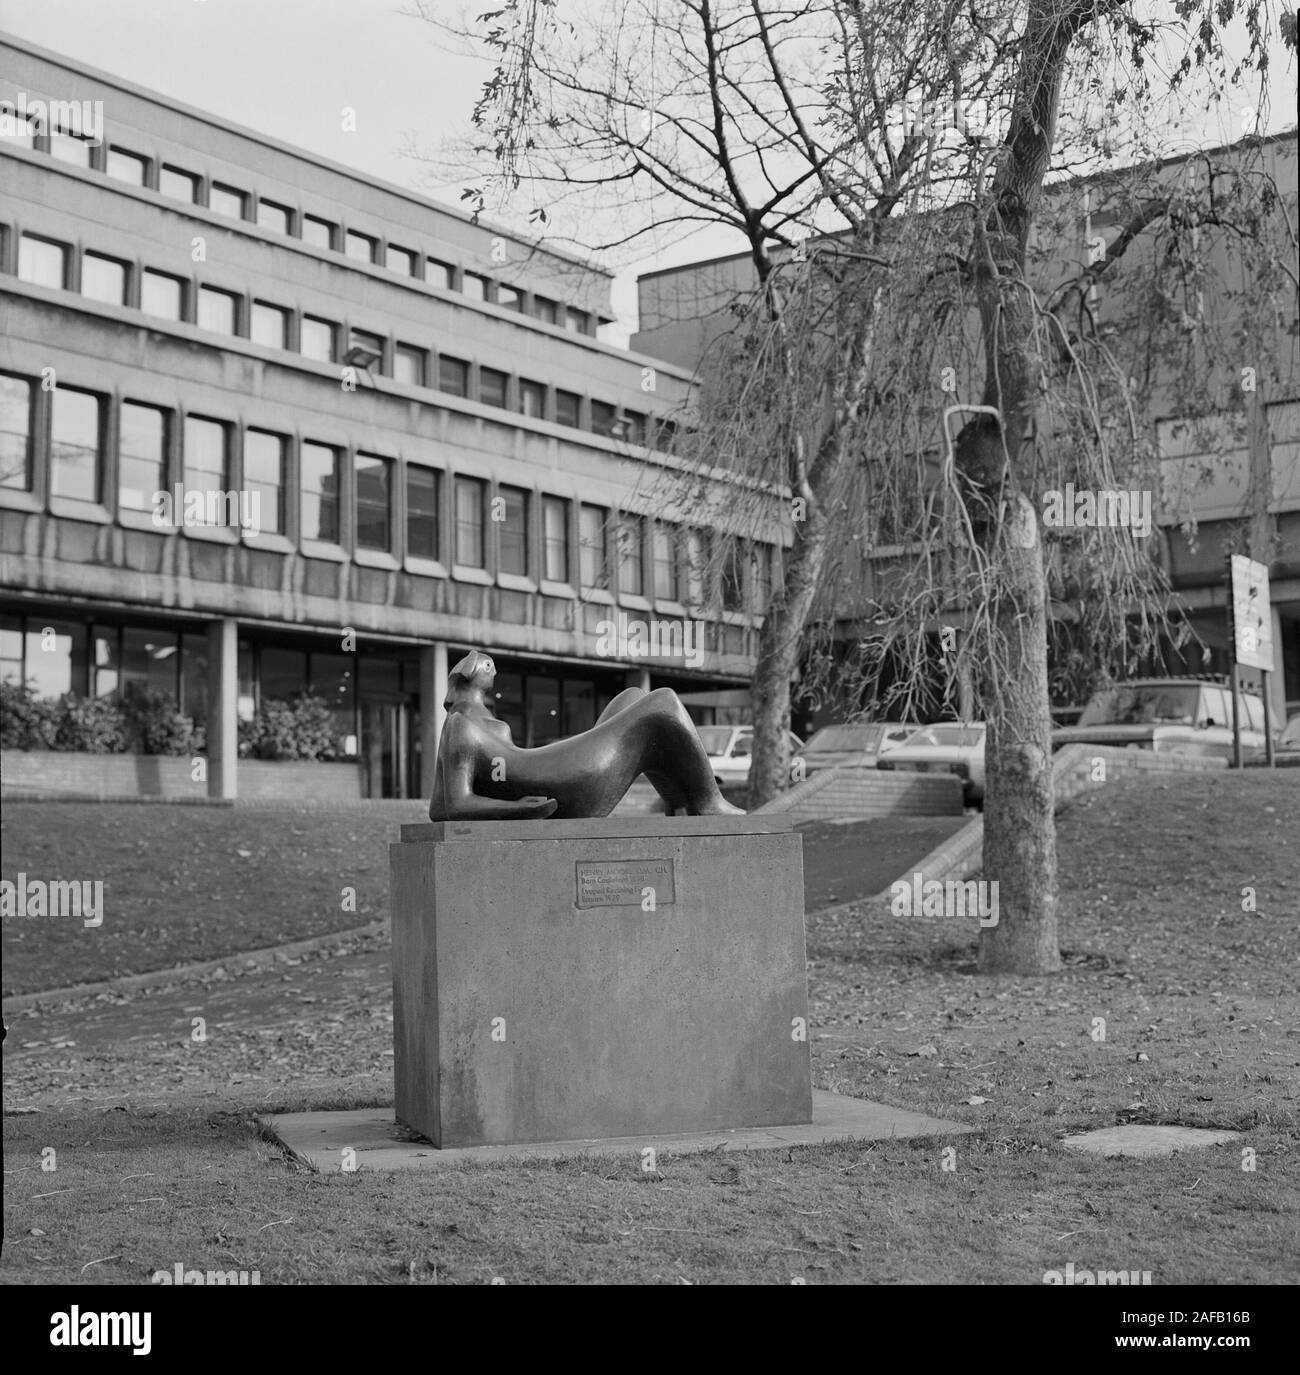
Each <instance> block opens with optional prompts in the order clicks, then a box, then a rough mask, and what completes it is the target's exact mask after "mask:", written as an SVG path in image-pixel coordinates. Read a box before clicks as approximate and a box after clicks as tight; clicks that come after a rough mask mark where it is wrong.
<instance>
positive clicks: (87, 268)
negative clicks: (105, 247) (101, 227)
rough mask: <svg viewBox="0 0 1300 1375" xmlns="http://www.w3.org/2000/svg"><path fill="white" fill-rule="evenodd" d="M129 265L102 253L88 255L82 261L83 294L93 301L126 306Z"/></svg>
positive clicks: (83, 256)
mask: <svg viewBox="0 0 1300 1375" xmlns="http://www.w3.org/2000/svg"><path fill="white" fill-rule="evenodd" d="M126 272H127V265H126V264H125V263H123V262H119V261H118V260H117V259H116V258H106V257H104V256H103V255H102V254H100V253H86V254H83V255H82V259H81V294H82V295H83V296H86V297H88V298H89V299H90V300H92V301H107V302H109V304H110V305H115V306H124V305H125V304H126Z"/></svg>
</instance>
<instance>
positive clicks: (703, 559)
mask: <svg viewBox="0 0 1300 1375" xmlns="http://www.w3.org/2000/svg"><path fill="white" fill-rule="evenodd" d="M686 559H687V567H688V568H689V570H690V573H689V577H690V589H691V591H690V597H689V599H688V600H689V602H690V605H691V606H693V607H694V608H695V609H696V610H700V609H701V608H703V607H704V606H706V605H707V604H708V600H709V597H708V590H709V589H708V582H709V579H708V572H709V532H708V531H707V530H690V531H688V532H687V535H686Z"/></svg>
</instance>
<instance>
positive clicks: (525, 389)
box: [519, 377, 546, 420]
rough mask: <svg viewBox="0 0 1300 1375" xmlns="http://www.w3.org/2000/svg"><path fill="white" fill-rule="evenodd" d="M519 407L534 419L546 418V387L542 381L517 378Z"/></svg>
mask: <svg viewBox="0 0 1300 1375" xmlns="http://www.w3.org/2000/svg"><path fill="white" fill-rule="evenodd" d="M519 409H520V410H521V411H522V412H523V413H524V415H530V416H532V418H533V419H534V420H544V419H545V418H546V388H545V387H544V386H543V385H542V383H540V382H528V381H525V380H524V378H522V377H521V378H520V379H519Z"/></svg>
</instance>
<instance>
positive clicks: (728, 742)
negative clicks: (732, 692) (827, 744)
mask: <svg viewBox="0 0 1300 1375" xmlns="http://www.w3.org/2000/svg"><path fill="white" fill-rule="evenodd" d="M695 730H696V733H697V734H698V735H699V737H700V740H701V741H702V742H703V744H704V752H705V754H707V755H708V756H709V763H710V764H712V765H713V777H714V779H715V780H716V781H717V784H718V787H720V788H735V787H739V786H741V785H742V784H745V783H748V782H749V764H750V759H751V757H752V756H753V753H754V727H753V726H696V727H695ZM801 749H803V741H802V740H800V739H799V737H798V736H797V735H795V733H794V732H793V731H791V732H790V757H791V758H792V759H793V758H794V756H795V755H797V754H798V753H799V751H800V750H801Z"/></svg>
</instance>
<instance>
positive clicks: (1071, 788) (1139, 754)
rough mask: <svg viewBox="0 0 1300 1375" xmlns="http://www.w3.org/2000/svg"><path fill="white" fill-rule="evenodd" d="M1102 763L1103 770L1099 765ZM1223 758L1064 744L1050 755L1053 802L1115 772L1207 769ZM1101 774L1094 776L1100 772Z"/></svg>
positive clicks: (1218, 764) (1062, 800) (1225, 764)
mask: <svg viewBox="0 0 1300 1375" xmlns="http://www.w3.org/2000/svg"><path fill="white" fill-rule="evenodd" d="M1099 764H1100V766H1104V770H1103V768H1102V767H1100V766H1099ZM1227 767H1228V761H1227V760H1226V759H1199V758H1197V757H1196V756H1194V755H1187V754H1156V753H1155V751H1154V750H1130V749H1124V748H1123V747H1122V746H1118V745H1085V744H1074V745H1066V747H1065V748H1064V749H1063V750H1059V751H1058V752H1057V753H1056V754H1055V755H1054V756H1053V757H1052V772H1053V780H1054V784H1055V789H1056V805H1057V806H1058V807H1059V806H1061V804H1062V803H1065V802H1069V801H1070V800H1071V799H1072V798H1075V797H1078V796H1079V794H1080V793H1085V792H1091V791H1092V790H1093V789H1094V788H1102V787H1105V785H1106V783H1107V781H1109V780H1110V779H1112V778H1114V777H1115V775H1116V774H1117V773H1121V772H1128V773H1163V774H1170V773H1206V772H1213V771H1215V770H1218V769H1226V768H1227ZM1103 772H1104V777H1097V776H1096V775H1099V774H1102V773H1103Z"/></svg>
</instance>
